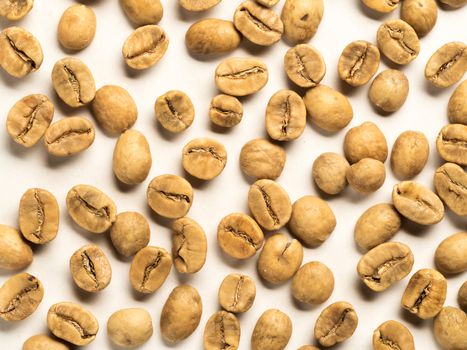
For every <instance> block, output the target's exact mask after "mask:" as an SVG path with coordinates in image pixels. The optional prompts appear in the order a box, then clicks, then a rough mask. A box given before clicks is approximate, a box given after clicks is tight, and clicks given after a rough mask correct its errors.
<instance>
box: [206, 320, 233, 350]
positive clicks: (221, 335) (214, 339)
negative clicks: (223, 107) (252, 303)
mask: <svg viewBox="0 0 467 350" xmlns="http://www.w3.org/2000/svg"><path fill="white" fill-rule="evenodd" d="M239 344H240V322H238V319H237V317H236V316H235V315H234V314H231V313H230V312H226V311H217V312H216V313H214V314H213V315H212V316H211V317H210V318H209V320H208V321H207V323H206V327H205V328H204V349H206V350H223V349H229V350H236V349H238V346H239Z"/></svg>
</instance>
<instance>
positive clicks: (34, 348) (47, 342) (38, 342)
mask: <svg viewBox="0 0 467 350" xmlns="http://www.w3.org/2000/svg"><path fill="white" fill-rule="evenodd" d="M22 350H70V348H69V347H68V346H66V345H65V344H62V343H60V342H58V341H56V340H55V339H52V338H51V337H49V336H48V335H45V334H37V335H33V336H32V337H30V338H28V339H27V340H26V341H25V342H24V344H23V347H22Z"/></svg>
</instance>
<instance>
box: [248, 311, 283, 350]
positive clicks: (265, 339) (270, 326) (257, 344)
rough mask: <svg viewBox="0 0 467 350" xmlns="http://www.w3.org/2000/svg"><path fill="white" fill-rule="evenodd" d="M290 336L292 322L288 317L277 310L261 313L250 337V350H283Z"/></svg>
mask: <svg viewBox="0 0 467 350" xmlns="http://www.w3.org/2000/svg"><path fill="white" fill-rule="evenodd" d="M291 336H292V321H291V320H290V318H289V316H287V315H286V314H285V313H283V312H282V311H280V310H277V309H269V310H266V311H265V312H263V314H262V315H261V316H260V317H259V319H258V321H256V325H255V328H254V329H253V334H252V335H251V349H252V350H263V349H269V350H282V349H285V347H286V346H287V344H288V343H289V340H290V337H291Z"/></svg>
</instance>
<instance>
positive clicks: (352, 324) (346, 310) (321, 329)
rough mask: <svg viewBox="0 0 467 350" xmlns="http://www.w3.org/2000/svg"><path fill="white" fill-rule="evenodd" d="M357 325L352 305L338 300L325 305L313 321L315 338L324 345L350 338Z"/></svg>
mask: <svg viewBox="0 0 467 350" xmlns="http://www.w3.org/2000/svg"><path fill="white" fill-rule="evenodd" d="M357 325H358V317H357V313H356V312H355V310H354V308H353V306H352V305H351V304H349V303H346V302H344V301H339V302H336V303H334V304H331V305H329V306H328V307H326V308H325V309H324V310H323V311H322V312H321V314H320V315H319V316H318V319H317V320H316V323H315V331H314V333H315V338H316V340H318V342H319V343H320V344H321V345H322V346H325V347H328V346H333V345H335V344H337V343H341V342H343V341H345V340H347V339H348V338H350V337H351V336H352V335H353V333H354V332H355V329H356V328H357Z"/></svg>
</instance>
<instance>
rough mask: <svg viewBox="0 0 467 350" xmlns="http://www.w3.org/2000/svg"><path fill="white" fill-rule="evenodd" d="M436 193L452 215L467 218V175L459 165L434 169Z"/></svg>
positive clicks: (445, 165)
mask: <svg viewBox="0 0 467 350" xmlns="http://www.w3.org/2000/svg"><path fill="white" fill-rule="evenodd" d="M434 184H435V188H436V193H438V196H440V198H441V199H442V200H443V202H444V203H446V205H447V206H448V207H449V209H451V210H452V211H453V212H454V213H456V214H457V215H460V216H467V174H466V173H465V171H464V169H462V168H461V167H460V166H459V165H457V164H453V163H446V164H444V165H442V166H440V167H439V168H438V169H436V172H435V178H434Z"/></svg>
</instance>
